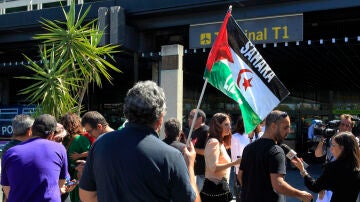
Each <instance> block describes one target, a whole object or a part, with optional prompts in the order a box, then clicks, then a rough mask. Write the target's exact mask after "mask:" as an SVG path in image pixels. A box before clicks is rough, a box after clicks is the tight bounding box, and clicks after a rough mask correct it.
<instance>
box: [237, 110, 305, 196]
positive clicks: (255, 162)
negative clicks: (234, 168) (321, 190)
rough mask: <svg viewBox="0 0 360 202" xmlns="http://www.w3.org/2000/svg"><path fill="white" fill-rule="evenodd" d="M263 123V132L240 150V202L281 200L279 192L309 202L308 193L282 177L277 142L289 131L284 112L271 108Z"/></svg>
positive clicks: (282, 159)
mask: <svg viewBox="0 0 360 202" xmlns="http://www.w3.org/2000/svg"><path fill="white" fill-rule="evenodd" d="M265 125H266V127H265V133H264V135H263V136H262V137H261V138H260V139H258V140H256V141H255V142H253V143H251V144H248V145H247V146H246V147H245V149H244V151H243V156H242V159H241V163H240V169H239V173H238V181H239V182H240V184H241V186H242V187H241V201H242V202H253V201H273V202H285V197H284V196H283V195H287V196H291V197H296V198H298V199H300V200H301V201H310V200H311V199H312V195H311V194H310V193H308V192H306V191H301V190H298V189H295V188H294V187H292V186H291V185H289V184H288V183H287V182H286V181H285V179H284V176H285V174H286V166H285V160H286V159H285V153H284V150H283V149H282V148H281V147H280V146H278V144H280V143H281V142H282V141H283V140H284V139H285V138H286V136H287V135H288V134H289V133H290V118H289V116H288V114H287V113H286V112H282V111H278V110H274V111H272V112H271V113H270V114H269V115H268V116H267V117H266V121H265ZM260 192H261V193H260Z"/></svg>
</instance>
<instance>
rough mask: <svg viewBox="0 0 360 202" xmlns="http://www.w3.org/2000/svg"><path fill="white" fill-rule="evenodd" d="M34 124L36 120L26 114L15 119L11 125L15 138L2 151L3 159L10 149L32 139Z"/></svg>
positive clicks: (0, 155)
mask: <svg viewBox="0 0 360 202" xmlns="http://www.w3.org/2000/svg"><path fill="white" fill-rule="evenodd" d="M33 123H34V119H33V118H32V117H31V116H29V115H26V114H19V115H16V116H15V117H14V119H13V120H12V124H11V125H12V129H13V136H12V139H11V140H10V142H8V143H7V144H6V145H5V146H4V148H3V150H2V151H1V153H0V157H1V158H2V156H3V154H5V152H6V151H7V150H8V149H10V148H11V147H13V146H15V145H18V144H19V143H21V142H23V141H25V140H28V139H29V138H30V137H31V126H32V125H33Z"/></svg>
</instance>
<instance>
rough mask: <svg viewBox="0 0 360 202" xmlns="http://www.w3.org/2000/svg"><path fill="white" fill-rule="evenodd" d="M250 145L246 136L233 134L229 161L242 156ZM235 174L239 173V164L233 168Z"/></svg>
mask: <svg viewBox="0 0 360 202" xmlns="http://www.w3.org/2000/svg"><path fill="white" fill-rule="evenodd" d="M249 143H250V139H249V137H248V135H247V134H239V133H235V134H233V135H232V137H231V160H232V161H235V160H236V159H237V157H238V156H240V157H241V156H242V153H243V151H244V148H245V146H246V145H248V144H249ZM235 169H236V171H235V172H236V174H237V173H238V172H239V164H238V165H236V166H235Z"/></svg>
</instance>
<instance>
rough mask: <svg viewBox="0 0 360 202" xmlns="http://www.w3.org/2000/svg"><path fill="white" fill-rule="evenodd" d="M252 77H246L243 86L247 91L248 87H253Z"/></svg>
mask: <svg viewBox="0 0 360 202" xmlns="http://www.w3.org/2000/svg"><path fill="white" fill-rule="evenodd" d="M252 79H253V78H250V79H246V78H244V83H243V86H244V87H245V91H246V89H247V88H248V87H252V85H251V83H250V82H251V80H252Z"/></svg>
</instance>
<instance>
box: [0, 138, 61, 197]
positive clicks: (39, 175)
mask: <svg viewBox="0 0 360 202" xmlns="http://www.w3.org/2000/svg"><path fill="white" fill-rule="evenodd" d="M67 166H68V165H67V157H66V150H65V147H64V146H63V145H62V144H59V143H57V142H53V141H50V140H46V139H41V138H31V139H29V140H27V141H25V142H22V143H21V144H18V145H17V146H15V147H12V148H10V149H9V150H8V151H7V152H6V153H5V154H4V156H3V158H2V162H1V168H2V169H1V171H2V173H1V185H3V186H10V193H9V200H8V201H9V202H12V201H52V202H56V201H58V202H60V201H61V198H60V189H59V179H65V177H66V175H67Z"/></svg>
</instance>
